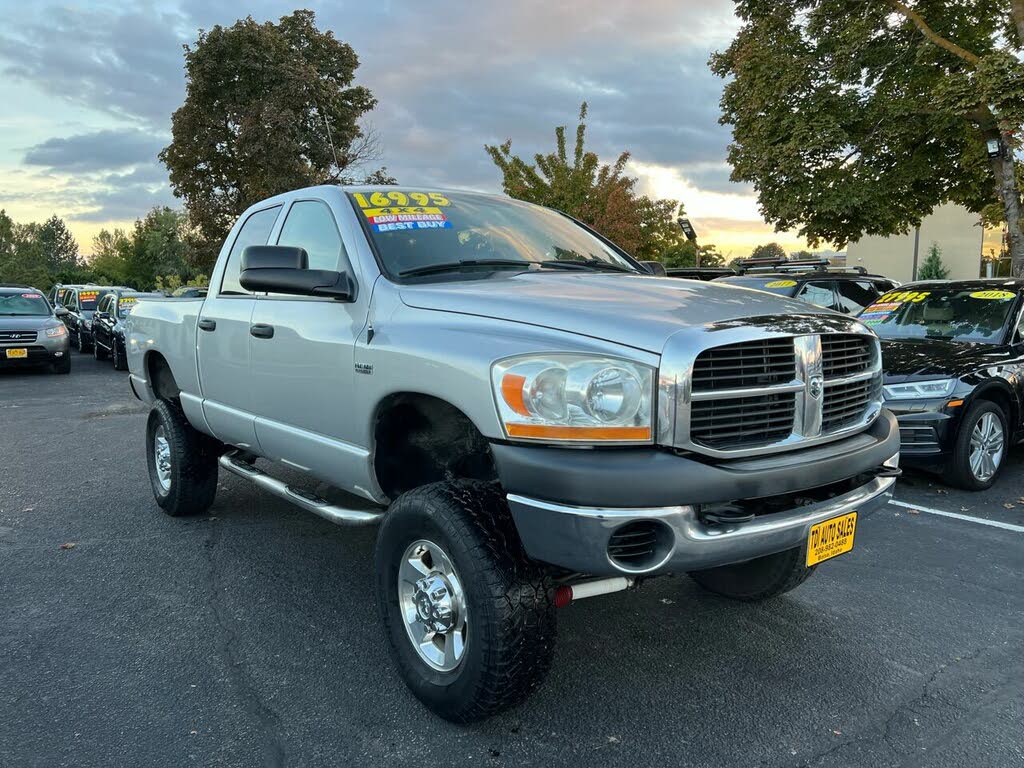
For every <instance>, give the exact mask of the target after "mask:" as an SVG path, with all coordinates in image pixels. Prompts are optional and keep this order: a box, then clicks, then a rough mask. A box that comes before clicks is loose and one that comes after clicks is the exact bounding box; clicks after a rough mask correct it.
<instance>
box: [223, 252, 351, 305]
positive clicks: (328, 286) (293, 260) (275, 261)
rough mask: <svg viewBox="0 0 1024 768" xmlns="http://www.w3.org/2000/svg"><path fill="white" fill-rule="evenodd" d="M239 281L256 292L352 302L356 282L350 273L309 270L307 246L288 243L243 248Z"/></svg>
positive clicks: (248, 289) (244, 286) (249, 289)
mask: <svg viewBox="0 0 1024 768" xmlns="http://www.w3.org/2000/svg"><path fill="white" fill-rule="evenodd" d="M240 266H241V274H240V275H239V279H238V282H239V283H240V284H241V286H242V287H243V288H245V290H247V291H252V292H253V293H285V294H288V295H291V296H324V297H328V298H332V299H339V300H341V301H350V300H351V299H352V297H353V296H354V294H355V285H354V283H353V281H352V278H351V277H350V276H349V275H348V273H346V272H334V271H332V270H329V269H308V266H309V256H308V255H307V254H306V251H305V249H304V248H292V247H290V246H286V245H250V246H248V247H247V248H245V249H244V250H243V251H242V261H241V265H240Z"/></svg>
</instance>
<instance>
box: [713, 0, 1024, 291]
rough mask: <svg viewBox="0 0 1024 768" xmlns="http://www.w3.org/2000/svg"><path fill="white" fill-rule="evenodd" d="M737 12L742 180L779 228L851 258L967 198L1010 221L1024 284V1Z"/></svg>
mask: <svg viewBox="0 0 1024 768" xmlns="http://www.w3.org/2000/svg"><path fill="white" fill-rule="evenodd" d="M736 12H737V14H738V16H739V17H740V19H741V20H742V22H743V24H742V27H741V29H740V31H739V33H738V34H737V37H736V39H735V40H734V41H733V43H732V44H731V45H730V46H729V48H728V49H727V50H726V51H724V52H723V53H719V54H715V55H714V56H712V58H711V66H712V69H713V71H714V72H716V73H717V74H718V75H720V76H722V77H724V78H727V79H728V82H727V83H726V85H725V89H724V91H723V95H722V101H721V105H722V118H721V121H722V122H723V123H725V124H728V125H731V126H732V127H733V136H734V142H733V144H732V146H731V147H730V149H729V161H730V163H731V164H732V166H733V173H732V178H733V179H734V180H735V181H745V182H750V183H752V184H753V185H754V187H755V189H756V190H757V192H758V197H759V200H760V204H761V209H762V212H763V213H764V215H765V217H766V218H767V219H768V220H769V221H771V222H773V223H774V224H775V225H776V227H778V228H779V229H780V230H786V229H792V228H799V231H800V233H801V234H802V235H804V236H805V237H807V239H808V240H809V241H810V242H811V244H812V245H817V244H818V243H819V242H820V241H822V240H826V241H830V242H832V243H835V244H836V245H838V246H842V245H844V244H845V243H847V242H848V241H850V240H855V239H857V238H859V237H861V236H862V235H864V234H877V235H888V234H893V233H901V232H907V231H908V230H909V229H910V228H911V227H913V226H915V225H917V224H918V223H920V221H921V219H922V217H924V216H926V215H927V214H929V213H930V212H931V211H932V210H933V209H934V208H935V206H937V205H939V204H941V203H945V202H955V203H958V204H960V205H963V206H965V207H967V208H968V209H969V210H971V211H974V212H978V213H984V214H985V215H986V218H987V219H989V220H991V219H992V218H994V217H995V218H1003V219H1004V220H1005V221H1006V222H1007V225H1008V229H1009V240H1010V252H1011V255H1012V259H1013V264H1014V273H1015V274H1021V273H1022V272H1024V232H1022V231H1021V221H1020V219H1021V212H1020V207H1021V199H1020V192H1019V187H1018V182H1017V177H1016V173H1015V166H1018V165H1019V164H1018V163H1015V161H1014V153H1015V151H1016V150H1017V149H1019V148H1020V138H1019V136H1020V133H1019V130H1020V126H1021V124H1022V123H1024V64H1022V63H1021V61H1020V56H1021V54H1022V53H1024V2H1020V0H1010V1H1009V2H996V1H995V0H959V1H958V2H938V1H933V0H879V1H878V2H864V0H779V1H778V2H771V3H767V2H763V0H737V2H736ZM990 140H991V141H993V142H994V146H999V147H1001V148H1000V149H999V150H998V151H997V152H995V153H993V154H994V156H992V157H990V156H989V155H988V153H987V151H986V144H987V142H988V141H990Z"/></svg>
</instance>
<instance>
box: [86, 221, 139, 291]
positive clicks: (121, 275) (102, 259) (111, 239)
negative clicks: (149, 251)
mask: <svg viewBox="0 0 1024 768" xmlns="http://www.w3.org/2000/svg"><path fill="white" fill-rule="evenodd" d="M131 247H132V244H131V240H130V239H129V238H128V236H127V235H126V234H125V233H124V230H123V229H115V230H113V231H112V232H111V231H109V230H106V229H101V230H100V231H99V234H97V235H96V237H94V238H93V241H92V257H91V258H90V259H89V268H90V269H91V270H92V273H93V275H94V276H95V279H97V280H99V281H100V282H103V283H109V284H111V285H126V284H128V259H129V258H130V255H131Z"/></svg>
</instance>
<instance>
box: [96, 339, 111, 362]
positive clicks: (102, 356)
mask: <svg viewBox="0 0 1024 768" xmlns="http://www.w3.org/2000/svg"><path fill="white" fill-rule="evenodd" d="M92 356H93V357H94V358H96V359H97V360H106V359H107V358H108V357H110V352H108V351H107V350H105V349H104V348H103V346H102V345H100V344H98V343H97V342H96V339H93V341H92Z"/></svg>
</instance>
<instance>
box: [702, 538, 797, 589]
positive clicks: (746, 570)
mask: <svg viewBox="0 0 1024 768" xmlns="http://www.w3.org/2000/svg"><path fill="white" fill-rule="evenodd" d="M804 560H805V555H804V548H803V547H796V548H794V549H787V550H786V551H784V552H777V553H776V554H774V555H766V556H764V557H758V558H755V559H754V560H748V561H747V562H745V563H733V564H731V565H720V566H718V567H717V568H708V569H706V570H703V571H691V572H690V577H691V578H692V579H693V580H694V581H696V582H697V583H698V584H699V585H700V586H702V587H704V589H706V590H708V591H709V592H714V593H715V594H716V595H721V596H722V597H729V598H732V599H733V600H743V601H745V602H756V601H758V600H767V599H768V598H770V597H776V596H777V595H781V594H783V593H785V592H789V591H790V590H791V589H796V588H797V587H799V586H800V585H801V584H803V583H804V582H805V581H807V579H809V578H810V577H811V574H812V573H814V569H815V567H816V566H811V567H810V568H808V567H807V565H806V564H805V562H804Z"/></svg>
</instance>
